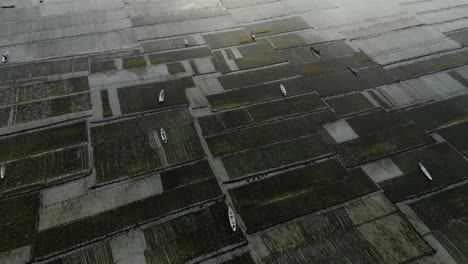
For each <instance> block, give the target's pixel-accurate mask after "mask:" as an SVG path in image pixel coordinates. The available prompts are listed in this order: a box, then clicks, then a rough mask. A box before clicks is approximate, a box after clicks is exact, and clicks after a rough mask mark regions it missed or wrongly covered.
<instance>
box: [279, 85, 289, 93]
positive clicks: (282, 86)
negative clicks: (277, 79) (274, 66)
mask: <svg viewBox="0 0 468 264" xmlns="http://www.w3.org/2000/svg"><path fill="white" fill-rule="evenodd" d="M280 89H281V92H282V93H283V95H284V96H286V95H288V92H287V91H286V87H284V85H283V84H281V85H280Z"/></svg>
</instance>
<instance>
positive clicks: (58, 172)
mask: <svg viewBox="0 0 468 264" xmlns="http://www.w3.org/2000/svg"><path fill="white" fill-rule="evenodd" d="M5 168H6V172H7V177H5V178H4V179H3V184H2V186H1V191H13V190H17V189H21V188H27V187H34V186H41V185H44V184H47V183H49V182H53V181H56V180H62V179H64V178H67V177H76V176H78V175H82V174H85V173H87V172H88V170H89V160H88V147H87V146H86V145H82V146H78V147H71V148H66V149H63V150H59V151H54V152H49V153H46V154H41V155H39V156H34V157H28V158H23V159H19V160H16V161H13V162H11V163H7V164H6V166H5Z"/></svg>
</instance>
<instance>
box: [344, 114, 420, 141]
mask: <svg viewBox="0 0 468 264" xmlns="http://www.w3.org/2000/svg"><path fill="white" fill-rule="evenodd" d="M346 122H348V124H349V125H350V126H351V128H352V129H353V130H354V131H355V132H356V133H358V134H359V135H361V136H363V135H371V134H375V133H378V132H381V131H385V130H387V129H391V128H399V127H403V126H406V125H409V124H410V123H412V121H411V120H410V119H409V118H408V117H406V116H405V115H404V114H401V113H390V114H388V113H385V112H384V111H382V110H377V111H373V112H369V113H366V114H363V115H359V116H356V117H351V118H348V119H346Z"/></svg>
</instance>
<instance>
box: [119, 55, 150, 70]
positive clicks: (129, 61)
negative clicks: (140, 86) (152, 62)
mask: <svg viewBox="0 0 468 264" xmlns="http://www.w3.org/2000/svg"><path fill="white" fill-rule="evenodd" d="M144 66H146V60H145V58H144V57H143V56H135V57H129V58H124V59H123V60H122V67H123V68H124V69H130V68H137V67H144Z"/></svg>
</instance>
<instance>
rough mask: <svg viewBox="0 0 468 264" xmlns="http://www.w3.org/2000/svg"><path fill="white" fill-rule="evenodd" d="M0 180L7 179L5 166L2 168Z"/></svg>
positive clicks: (0, 169)
mask: <svg viewBox="0 0 468 264" xmlns="http://www.w3.org/2000/svg"><path fill="white" fill-rule="evenodd" d="M0 178H1V179H3V178H5V165H2V167H1V168H0Z"/></svg>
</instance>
